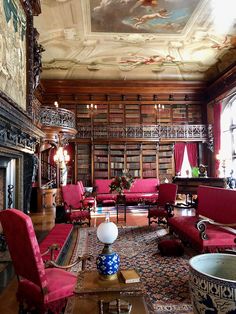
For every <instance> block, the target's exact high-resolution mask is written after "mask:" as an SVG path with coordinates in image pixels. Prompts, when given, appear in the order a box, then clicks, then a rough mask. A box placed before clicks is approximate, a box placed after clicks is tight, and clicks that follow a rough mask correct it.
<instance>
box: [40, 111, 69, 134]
mask: <svg viewBox="0 0 236 314" xmlns="http://www.w3.org/2000/svg"><path fill="white" fill-rule="evenodd" d="M40 122H41V123H42V125H43V126H50V127H53V126H58V127H62V128H67V129H75V114H74V113H73V112H71V111H69V110H66V109H62V108H57V109H55V108H52V107H42V108H41V110H40Z"/></svg>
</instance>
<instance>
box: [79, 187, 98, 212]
mask: <svg viewBox="0 0 236 314" xmlns="http://www.w3.org/2000/svg"><path fill="white" fill-rule="evenodd" d="M77 184H78V185H79V187H80V190H81V193H82V197H83V204H84V205H85V207H86V206H89V207H91V208H94V209H95V208H96V206H97V200H96V197H94V196H93V195H92V193H88V192H86V191H85V188H84V185H83V182H82V181H78V182H77Z"/></svg>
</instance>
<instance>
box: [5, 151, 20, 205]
mask: <svg viewBox="0 0 236 314" xmlns="http://www.w3.org/2000/svg"><path fill="white" fill-rule="evenodd" d="M23 157H24V154H23V153H22V152H17V151H15V150H12V149H8V148H3V147H0V210H2V209H6V208H18V209H22V210H23V206H24V198H23V188H24V184H23V183H24V174H23V162H24V158H23Z"/></svg>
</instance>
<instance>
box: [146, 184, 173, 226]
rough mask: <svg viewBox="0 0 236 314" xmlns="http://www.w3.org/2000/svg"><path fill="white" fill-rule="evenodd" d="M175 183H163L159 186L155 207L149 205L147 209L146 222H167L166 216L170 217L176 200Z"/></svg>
mask: <svg viewBox="0 0 236 314" xmlns="http://www.w3.org/2000/svg"><path fill="white" fill-rule="evenodd" d="M177 189H178V186H177V184H174V183H163V184H160V186H159V194H158V199H157V205H156V206H155V207H151V206H150V207H149V209H148V224H149V226H150V224H151V223H152V222H155V223H158V224H161V223H165V224H166V223H167V219H168V217H172V216H173V213H172V210H173V206H172V205H174V204H175V201H176V195H177Z"/></svg>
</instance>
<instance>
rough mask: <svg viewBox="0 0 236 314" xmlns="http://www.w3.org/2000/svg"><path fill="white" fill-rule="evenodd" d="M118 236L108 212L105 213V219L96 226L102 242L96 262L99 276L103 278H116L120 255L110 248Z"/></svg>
mask: <svg viewBox="0 0 236 314" xmlns="http://www.w3.org/2000/svg"><path fill="white" fill-rule="evenodd" d="M117 236H118V228H117V226H116V225H115V224H114V223H113V222H111V221H110V215H109V213H106V219H105V221H104V222H102V223H101V224H100V225H99V226H98V228H97V237H98V239H99V241H100V242H102V243H104V248H103V250H102V253H101V254H99V255H98V257H97V260H96V264H97V270H98V273H99V276H100V278H101V279H103V280H113V279H116V278H117V272H118V270H119V266H120V257H119V255H118V254H117V253H115V252H113V251H112V249H111V245H112V243H113V242H114V241H115V240H116V238H117Z"/></svg>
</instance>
